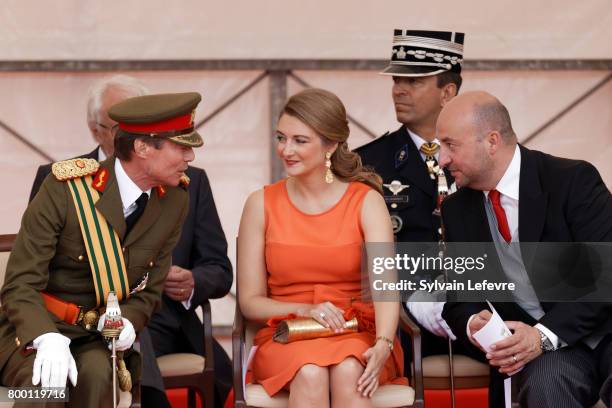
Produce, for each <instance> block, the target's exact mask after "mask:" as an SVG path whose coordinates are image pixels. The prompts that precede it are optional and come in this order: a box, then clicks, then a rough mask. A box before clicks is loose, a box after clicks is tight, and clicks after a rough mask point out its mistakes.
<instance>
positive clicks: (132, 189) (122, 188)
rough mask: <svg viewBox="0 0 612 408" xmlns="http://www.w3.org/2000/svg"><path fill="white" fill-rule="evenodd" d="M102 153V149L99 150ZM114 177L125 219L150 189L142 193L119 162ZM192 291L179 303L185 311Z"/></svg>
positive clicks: (189, 305) (116, 164) (191, 296)
mask: <svg viewBox="0 0 612 408" xmlns="http://www.w3.org/2000/svg"><path fill="white" fill-rule="evenodd" d="M99 151H100V152H101V151H102V148H100V150H99ZM115 177H117V184H118V185H119V195H120V196H121V205H122V206H123V216H124V217H126V218H127V216H128V215H130V214H131V213H133V212H134V211H136V207H137V205H136V200H138V197H140V195H141V194H142V193H146V194H147V195H148V196H149V198H151V189H148V190H147V191H142V190H141V189H140V187H138V186H137V185H136V183H134V182H133V181H132V179H131V178H130V176H128V175H127V173H126V172H125V170H124V169H123V166H122V165H121V160H119V159H117V160H115ZM193 293H194V289H192V290H191V295H190V296H189V299H187V300H183V301H182V302H181V303H182V304H183V307H184V308H185V309H189V308H190V307H191V299H192V298H193Z"/></svg>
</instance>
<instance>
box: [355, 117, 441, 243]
mask: <svg viewBox="0 0 612 408" xmlns="http://www.w3.org/2000/svg"><path fill="white" fill-rule="evenodd" d="M355 151H356V152H357V153H358V154H359V155H360V156H361V160H362V162H363V164H364V165H366V166H370V167H372V168H374V170H375V171H376V172H377V173H378V174H379V175H380V176H381V177H382V178H383V183H384V184H386V185H390V184H391V182H393V181H399V182H400V183H401V185H402V186H407V187H404V188H403V189H402V190H401V191H400V192H398V193H397V194H393V193H392V192H391V190H390V188H389V186H384V187H383V190H384V196H385V202H386V203H387V208H388V209H389V213H390V214H391V217H392V221H393V225H394V232H395V238H396V241H397V242H437V241H438V240H439V238H440V234H439V228H440V217H439V216H437V215H435V214H434V210H435V209H436V204H437V194H438V192H437V184H436V182H435V181H434V180H432V179H431V177H430V176H429V173H428V171H427V165H426V164H425V162H424V161H423V159H422V157H421V155H420V153H419V151H418V149H417V147H416V145H415V144H414V141H413V140H412V138H411V137H410V135H409V134H408V131H407V129H406V127H405V126H402V127H401V128H399V129H398V130H396V131H395V132H393V133H389V134H386V135H384V136H381V137H379V138H378V139H376V140H374V141H372V142H370V143H368V144H366V145H364V146H361V147H359V148H357V149H356V150H355ZM445 173H446V179H447V181H448V184H449V186H450V185H451V184H452V182H453V179H452V177H451V176H450V174H448V173H447V172H446V170H445ZM398 227H399V230H397V229H398ZM396 230H397V232H396Z"/></svg>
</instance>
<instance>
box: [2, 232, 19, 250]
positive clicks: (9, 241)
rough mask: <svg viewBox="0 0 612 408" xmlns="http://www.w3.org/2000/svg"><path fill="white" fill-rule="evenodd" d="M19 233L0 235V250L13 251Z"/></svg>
mask: <svg viewBox="0 0 612 408" xmlns="http://www.w3.org/2000/svg"><path fill="white" fill-rule="evenodd" d="M16 238H17V234H4V235H0V252H11V250H12V249H13V245H14V244H15V239H16Z"/></svg>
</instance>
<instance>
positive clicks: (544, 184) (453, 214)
mask: <svg viewBox="0 0 612 408" xmlns="http://www.w3.org/2000/svg"><path fill="white" fill-rule="evenodd" d="M437 129H438V138H439V139H440V142H441V143H442V148H441V152H440V164H441V165H442V166H444V167H446V168H448V169H449V170H450V171H451V172H452V173H453V175H454V176H455V180H457V183H458V184H459V185H460V186H461V189H460V190H458V191H457V193H455V194H453V195H452V196H450V197H448V198H447V199H446V200H445V201H444V203H443V204H442V215H443V220H444V226H445V231H446V234H447V239H448V241H450V242H492V243H493V244H494V248H495V249H494V254H492V255H497V257H495V256H491V255H490V256H489V260H488V261H487V269H485V271H484V272H483V273H486V274H487V275H485V276H482V275H481V277H483V278H487V277H489V276H493V275H495V276H503V277H504V279H505V281H507V282H512V283H515V284H516V290H515V291H513V293H512V296H513V298H514V300H515V302H494V303H493V304H494V307H495V309H496V310H497V312H498V313H499V315H500V316H501V318H502V319H504V320H505V321H506V325H507V326H508V328H509V329H510V330H511V331H512V332H513V334H512V335H511V336H509V337H507V338H506V339H504V340H502V341H499V342H497V343H495V345H494V346H495V349H494V350H492V351H490V352H488V353H484V352H482V351H480V354H481V356H482V357H486V359H487V361H488V363H489V365H490V366H491V387H490V392H489V402H490V406H491V407H500V406H503V401H504V395H503V391H501V389H502V388H503V387H500V383H501V378H500V374H501V375H504V376H505V375H506V374H509V373H515V372H517V371H518V370H521V371H520V372H517V373H516V374H514V376H513V377H512V380H511V381H512V382H516V385H517V389H518V398H519V402H520V405H521V407H529V408H532V407H561V406H564V407H590V406H592V405H593V404H595V402H596V401H597V399H598V398H599V397H601V399H602V400H603V402H604V403H605V404H606V405H607V406H610V404H611V403H612V303H610V302H607V303H606V302H602V301H600V302H591V303H586V302H577V301H565V302H562V301H558V299H563V298H562V296H555V299H541V298H540V296H539V293H542V289H545V287H548V286H553V282H542V281H541V279H542V275H546V274H547V273H546V270H545V269H544V265H547V266H549V267H550V266H551V265H554V263H555V262H558V261H559V258H558V255H557V254H555V256H554V257H553V259H552V260H551V259H550V258H548V259H544V261H548V262H541V261H539V262H535V261H534V260H536V259H542V256H543V254H544V252H546V251H544V250H542V249H541V248H538V251H533V250H532V248H531V247H530V246H529V245H528V244H525V243H530V242H531V243H533V242H559V243H567V242H577V243H595V242H610V241H612V197H611V196H610V192H609V191H608V189H607V187H606V185H605V184H604V182H603V180H602V179H601V176H600V175H599V173H598V172H597V169H595V167H593V165H591V164H590V163H587V162H585V161H579V160H569V159H563V158H559V157H554V156H551V155H548V154H545V153H542V152H538V151H535V150H529V149H527V148H525V147H524V146H521V145H519V144H518V142H517V136H516V134H515V133H514V130H513V129H512V124H511V121H510V115H509V114H508V110H507V109H506V107H505V106H504V105H502V104H501V103H500V101H499V100H497V99H496V98H495V97H494V96H492V95H490V94H488V93H486V92H469V93H466V94H463V95H461V96H458V97H456V98H455V99H453V100H452V101H450V102H449V103H448V104H447V105H446V106H445V107H444V109H443V110H442V113H441V114H440V117H439V118H438V124H437ZM519 243H522V244H523V245H519ZM545 246H546V245H542V246H541V247H542V248H543V247H545ZM562 246H563V245H561V244H559V245H558V247H562ZM565 246H567V244H565ZM600 247H601V246H600ZM608 248H609V247H608ZM608 251H609V249H608ZM494 258H496V259H494ZM528 261H529V262H528ZM567 264H568V265H555V266H554V270H555V271H559V270H561V271H562V272H560V273H559V275H558V276H565V277H566V278H568V279H569V277H571V276H576V275H581V276H582V275H584V277H585V278H586V279H588V276H590V273H591V272H593V270H591V271H589V269H590V268H592V267H593V266H594V267H595V268H598V269H597V270H595V272H597V273H601V268H602V267H601V266H599V267H597V266H596V265H595V264H593V263H591V264H589V263H584V264H580V266H579V267H578V268H576V269H571V268H573V267H574V266H573V265H572V264H573V262H567ZM604 265H605V264H604ZM536 267H537V269H536ZM563 268H568V271H565V270H564V269H563ZM604 268H605V266H604ZM498 271H499V272H498ZM500 273H501V275H500ZM566 273H567V274H566ZM570 273H571V275H570ZM603 273H609V271H608V270H605V269H604V272H603ZM559 279H560V278H559ZM568 282H569V280H568ZM580 282H581V286H582V285H584V284H585V282H587V281H585V280H582V279H581V280H580ZM602 282H603V281H602ZM556 283H558V282H554V284H556ZM588 284H589V285H590V284H592V282H591V283H588ZM585 287H589V286H585ZM568 290H569V289H568ZM608 293H609V292H608ZM560 295H563V294H560ZM495 296H496V297H498V296H499V294H495ZM490 299H491V300H492V301H493V300H495V299H493V298H490ZM569 299H570V298H568V300H569ZM571 300H573V299H571ZM604 300H607V299H604ZM443 316H444V318H445V319H446V321H447V322H448V323H449V325H450V326H451V328H452V329H453V332H454V333H455V334H456V335H457V337H458V339H459V341H460V342H462V343H463V344H464V345H465V346H466V347H471V348H472V349H473V350H475V351H476V350H477V349H480V348H481V347H480V345H479V343H478V342H477V341H476V340H475V339H474V337H473V335H474V333H476V332H477V331H478V330H480V329H481V328H482V327H483V326H484V325H485V324H486V323H487V322H488V321H489V319H490V318H491V312H490V311H489V308H488V307H487V304H486V303H484V302H472V303H467V302H449V303H447V304H446V305H445V306H444V312H443Z"/></svg>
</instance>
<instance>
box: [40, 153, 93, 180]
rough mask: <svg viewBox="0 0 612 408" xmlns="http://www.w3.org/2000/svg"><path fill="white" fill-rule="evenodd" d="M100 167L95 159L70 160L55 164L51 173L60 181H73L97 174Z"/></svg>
mask: <svg viewBox="0 0 612 408" xmlns="http://www.w3.org/2000/svg"><path fill="white" fill-rule="evenodd" d="M99 167H100V163H98V161H97V160H95V159H81V158H79V159H70V160H64V161H61V162H57V163H53V165H52V166H51V172H52V173H53V175H54V176H55V178H56V179H58V180H60V181H65V180H72V179H75V178H79V177H84V176H89V175H91V174H95V173H96V172H97V171H98V168H99Z"/></svg>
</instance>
